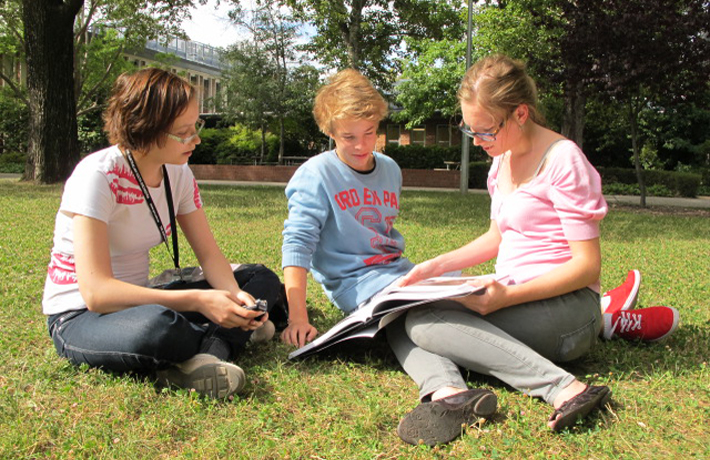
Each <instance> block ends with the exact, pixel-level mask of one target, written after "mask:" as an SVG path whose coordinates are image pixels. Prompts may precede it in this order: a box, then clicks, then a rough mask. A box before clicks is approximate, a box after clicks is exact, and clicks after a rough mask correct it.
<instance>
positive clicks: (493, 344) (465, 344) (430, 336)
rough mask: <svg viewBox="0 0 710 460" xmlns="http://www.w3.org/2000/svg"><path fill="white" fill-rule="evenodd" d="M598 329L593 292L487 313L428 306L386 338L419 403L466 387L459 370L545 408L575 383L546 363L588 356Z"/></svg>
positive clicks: (391, 327) (596, 297) (457, 306)
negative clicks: (481, 376)
mask: <svg viewBox="0 0 710 460" xmlns="http://www.w3.org/2000/svg"><path fill="white" fill-rule="evenodd" d="M601 327H602V322H601V309H600V307H599V294H598V293H596V292H594V291H592V290H591V289H588V288H585V289H580V290H578V291H574V292H571V293H569V294H565V295H562V296H559V297H553V298H550V299H545V300H540V301H536V302H529V303H525V304H520V305H515V306H512V307H508V308H504V309H501V310H498V311H496V312H494V313H491V314H489V315H486V316H482V315H479V314H478V313H475V312H473V311H471V310H469V309H467V308H466V307H464V306H462V305H461V304H459V303H457V302H454V301H451V300H443V301H438V302H433V303H431V304H426V305H422V306H420V307H416V308H413V309H412V310H409V311H408V312H407V314H406V315H402V316H401V317H400V318H398V319H397V320H396V321H394V322H393V323H392V324H391V325H389V326H388V327H387V338H388V341H389V344H390V346H391V347H392V350H393V351H394V353H395V355H396V356H397V359H398V360H399V362H400V364H401V365H402V367H403V368H404V370H405V371H406V372H407V374H409V376H410V377H411V378H412V379H413V380H414V381H415V382H416V384H417V385H418V386H419V397H420V399H422V400H425V399H427V398H428V397H429V395H431V393H433V392H435V391H436V390H438V389H440V388H444V387H447V386H452V387H457V388H466V382H465V381H464V379H463V377H462V375H461V372H460V370H459V366H461V367H463V368H466V369H470V370H472V371H474V372H477V373H480V374H484V375H491V376H494V377H496V378H498V379H500V380H502V381H503V382H505V383H507V384H508V385H510V386H512V387H514V388H516V389H518V390H520V391H522V392H524V393H526V394H529V395H530V396H536V397H540V398H542V399H544V400H545V401H546V402H547V403H549V404H552V402H553V401H554V400H555V398H556V396H557V395H558V394H559V392H560V391H561V390H563V389H564V388H565V387H567V386H568V385H570V384H571V383H572V382H573V381H574V380H575V377H574V376H573V375H571V374H570V373H569V372H567V371H565V370H564V369H561V368H560V367H558V366H556V365H555V364H553V361H555V362H564V361H570V360H573V359H575V358H578V357H580V356H582V355H584V354H585V353H587V352H588V351H589V350H590V349H591V347H592V346H593V345H594V343H595V342H596V340H597V336H598V335H599V332H600V330H601Z"/></svg>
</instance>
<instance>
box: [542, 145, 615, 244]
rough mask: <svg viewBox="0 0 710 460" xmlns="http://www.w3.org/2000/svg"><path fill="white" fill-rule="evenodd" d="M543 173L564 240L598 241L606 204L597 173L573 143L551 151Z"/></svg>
mask: <svg viewBox="0 0 710 460" xmlns="http://www.w3.org/2000/svg"><path fill="white" fill-rule="evenodd" d="M550 153H551V154H552V153H553V152H550ZM546 173H547V174H548V175H549V176H550V194H549V196H550V200H551V201H552V204H553V206H554V208H555V211H556V212H557V215H558V216H559V218H560V221H561V223H562V229H563V231H564V234H565V237H566V238H567V239H568V240H570V241H583V240H589V239H593V238H597V237H598V236H599V222H600V221H601V220H602V219H603V218H604V216H605V215H606V213H607V204H606V201H605V200H604V196H603V195H602V187H601V178H600V177H599V173H598V172H597V170H596V169H594V167H593V166H592V165H591V164H590V163H589V161H588V160H587V157H586V156H585V155H584V153H583V152H582V151H581V150H580V149H579V147H577V145H576V144H574V143H573V142H564V143H561V145H560V146H558V148H556V149H554V154H553V155H551V158H550V162H549V163H548V167H547V169H546Z"/></svg>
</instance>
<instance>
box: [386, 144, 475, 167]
mask: <svg viewBox="0 0 710 460" xmlns="http://www.w3.org/2000/svg"><path fill="white" fill-rule="evenodd" d="M383 150H384V153H385V154H387V156H390V157H392V158H393V159H394V160H395V161H396V162H397V164H398V165H399V167H400V168H402V169H437V168H443V167H444V162H445V161H460V160H461V147H439V146H425V145H418V144H417V145H397V144H388V145H387V146H385V148H384V149H383Z"/></svg>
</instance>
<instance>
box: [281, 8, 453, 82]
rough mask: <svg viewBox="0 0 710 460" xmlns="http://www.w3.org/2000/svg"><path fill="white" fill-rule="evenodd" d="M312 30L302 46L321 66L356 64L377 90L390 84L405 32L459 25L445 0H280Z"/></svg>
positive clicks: (435, 36) (429, 33) (426, 33)
mask: <svg viewBox="0 0 710 460" xmlns="http://www.w3.org/2000/svg"><path fill="white" fill-rule="evenodd" d="M285 3H286V4H288V5H289V6H290V7H292V8H293V10H294V11H295V13H296V14H297V17H298V18H300V19H302V20H304V21H305V22H307V23H310V24H312V25H313V26H314V27H315V29H316V34H315V36H313V37H312V39H311V41H310V42H309V43H308V44H307V45H306V46H305V47H304V49H305V50H307V51H308V52H310V53H312V55H313V56H315V58H316V60H317V61H318V62H319V63H321V64H322V65H323V66H325V67H326V68H327V69H343V68H346V67H352V68H355V69H358V70H360V71H361V72H362V73H363V74H364V75H366V76H367V77H368V78H369V79H370V80H371V81H372V82H373V83H374V84H375V85H376V86H378V87H379V88H380V89H381V90H383V91H388V90H389V89H391V88H392V85H393V83H394V79H395V77H396V76H397V75H398V74H399V71H400V67H399V60H398V57H401V56H402V55H403V54H404V53H405V52H406V50H405V49H404V48H402V47H401V46H400V45H401V44H402V42H403V40H404V39H405V38H406V37H418V38H421V39H424V38H429V39H432V40H439V39H441V38H442V37H444V36H445V35H446V34H448V33H450V32H449V31H450V30H451V29H454V30H460V29H461V23H460V22H459V19H458V12H459V10H460V8H461V4H460V2H454V1H451V0H394V1H389V0H285Z"/></svg>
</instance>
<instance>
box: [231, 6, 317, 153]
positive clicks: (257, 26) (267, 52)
mask: <svg viewBox="0 0 710 460" xmlns="http://www.w3.org/2000/svg"><path fill="white" fill-rule="evenodd" d="M231 16H232V18H233V20H234V21H235V22H236V23H237V24H238V25H240V26H241V27H242V28H244V29H246V30H247V31H248V32H249V33H250V35H251V39H249V40H243V41H241V42H238V43H236V44H235V45H233V46H232V47H230V48H229V49H228V51H227V53H226V56H225V58H226V61H227V62H228V63H229V66H228V67H229V68H228V70H227V71H226V73H225V83H226V86H227V93H228V95H229V100H228V103H227V107H226V109H227V113H228V114H230V115H231V116H232V117H233V118H235V119H236V120H238V121H240V122H241V123H244V124H245V125H247V126H248V127H250V128H251V129H255V130H257V129H258V130H260V131H261V133H262V142H261V146H262V147H261V155H260V158H261V161H263V160H264V158H265V153H266V151H265V149H266V144H267V143H266V132H267V130H268V128H269V127H270V123H271V121H272V120H275V121H276V124H277V127H276V131H277V132H278V133H279V153H278V161H279V163H282V162H283V156H284V150H285V143H286V120H287V118H288V117H290V116H295V115H303V113H304V107H306V106H310V103H311V101H312V98H313V95H314V93H315V89H316V88H317V86H318V77H317V72H316V70H315V69H314V68H313V67H312V66H303V65H301V63H300V61H299V59H298V57H297V54H296V44H295V41H296V39H297V38H298V32H297V27H298V24H296V22H295V21H294V19H293V18H292V17H291V16H290V15H288V14H287V13H285V12H283V11H281V10H279V9H278V8H277V7H276V6H274V5H270V4H261V5H259V6H258V8H256V9H255V10H254V11H251V12H248V11H245V10H242V9H241V8H239V7H236V8H235V10H234V11H233V12H232V13H231ZM308 118H310V115H308Z"/></svg>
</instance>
